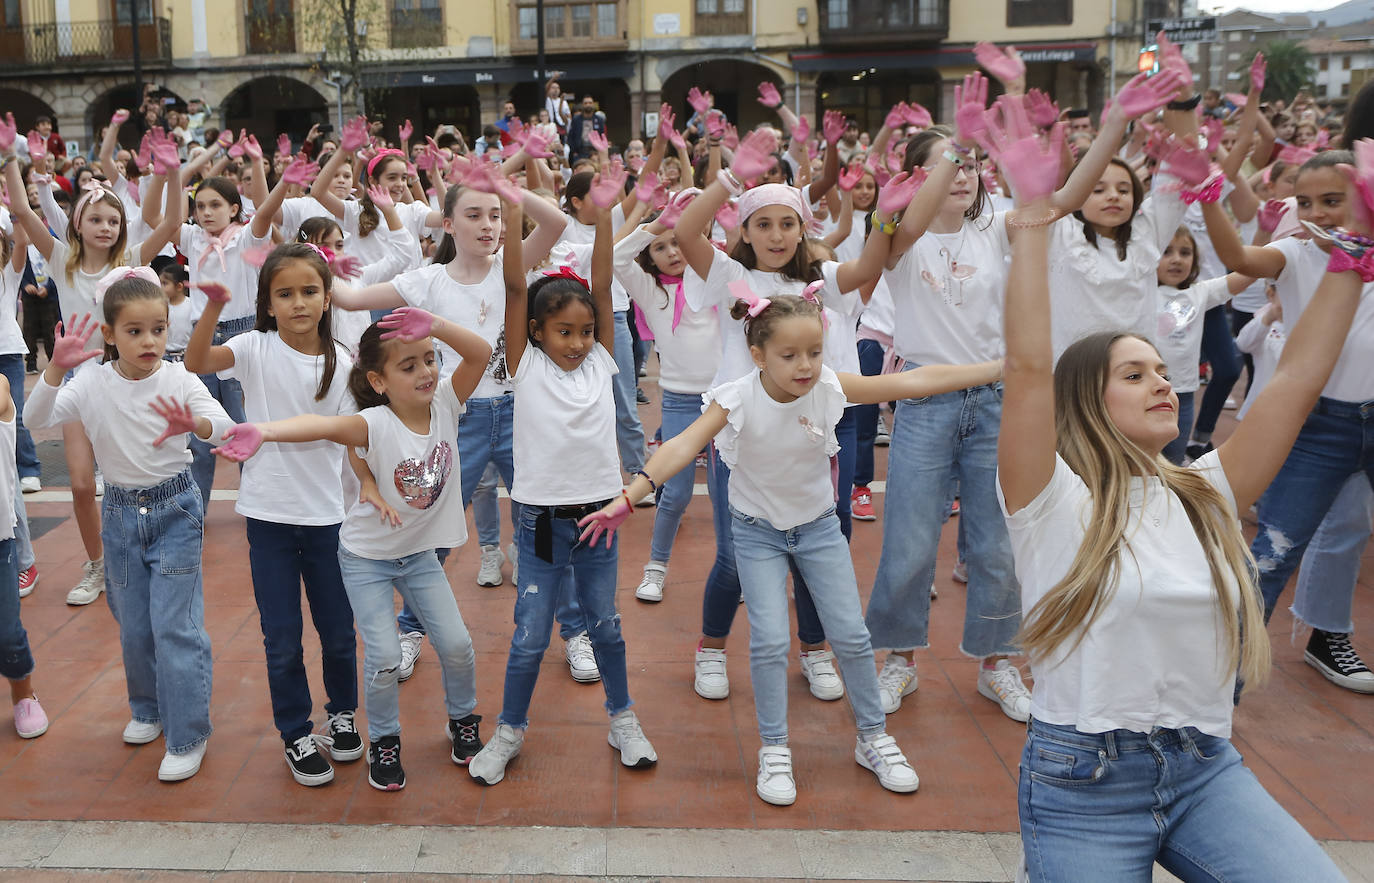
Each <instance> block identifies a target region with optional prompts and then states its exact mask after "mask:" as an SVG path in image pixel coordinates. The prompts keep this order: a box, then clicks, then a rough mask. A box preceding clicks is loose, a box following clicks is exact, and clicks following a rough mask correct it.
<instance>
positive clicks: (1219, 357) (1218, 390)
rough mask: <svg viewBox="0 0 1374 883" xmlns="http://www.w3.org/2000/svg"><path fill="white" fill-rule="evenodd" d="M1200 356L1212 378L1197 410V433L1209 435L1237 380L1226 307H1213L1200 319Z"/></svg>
mask: <svg viewBox="0 0 1374 883" xmlns="http://www.w3.org/2000/svg"><path fill="white" fill-rule="evenodd" d="M1202 357H1203V358H1204V359H1206V360H1207V364H1209V365H1211V366H1212V379H1211V381H1210V382H1209V383H1208V384H1207V391H1206V392H1204V393H1203V394H1202V404H1201V405H1199V406H1198V409H1197V431H1198V432H1211V431H1213V430H1214V429H1216V428H1217V418H1218V417H1220V416H1221V409H1222V407H1224V406H1225V404H1226V397H1227V396H1229V395H1230V394H1231V388H1232V387H1234V386H1235V385H1236V381H1237V380H1239V379H1240V351H1239V350H1237V349H1236V340H1235V338H1234V337H1232V336H1231V320H1230V319H1228V318H1227V317H1226V307H1225V306H1220V307H1212V308H1211V309H1210V310H1208V311H1207V312H1206V314H1205V315H1204V316H1203V318H1202Z"/></svg>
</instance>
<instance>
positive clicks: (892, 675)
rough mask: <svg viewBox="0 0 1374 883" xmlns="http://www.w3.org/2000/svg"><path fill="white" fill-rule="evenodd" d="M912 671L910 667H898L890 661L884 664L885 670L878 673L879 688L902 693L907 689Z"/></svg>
mask: <svg viewBox="0 0 1374 883" xmlns="http://www.w3.org/2000/svg"><path fill="white" fill-rule="evenodd" d="M910 671H911V666H910V665H898V664H896V663H893V662H890V661H889V662H886V663H883V670H882V671H880V672H878V687H879V688H881V689H884V690H890V691H892V692H895V693H900V692H901V691H902V689H903V688H904V687H906V683H907V680H908V678H909V675H908V672H910Z"/></svg>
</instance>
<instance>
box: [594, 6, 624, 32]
mask: <svg viewBox="0 0 1374 883" xmlns="http://www.w3.org/2000/svg"><path fill="white" fill-rule="evenodd" d="M596 35H597V36H598V37H611V38H614V37H617V36H619V35H620V26H619V24H618V23H617V21H616V15H615V4H614V3H598V4H596Z"/></svg>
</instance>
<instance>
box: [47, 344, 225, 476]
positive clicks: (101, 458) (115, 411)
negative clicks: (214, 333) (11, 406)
mask: <svg viewBox="0 0 1374 883" xmlns="http://www.w3.org/2000/svg"><path fill="white" fill-rule="evenodd" d="M157 364H158V369H157V370H156V371H154V372H153V373H152V374H150V375H149V376H147V377H145V378H143V379H142V380H126V379H125V378H124V377H122V376H121V375H120V374H119V372H118V371H116V370H115V363H114V362H106V363H105V364H103V365H100V366H98V367H97V368H96V369H95V370H91V371H79V372H77V375H76V377H74V378H73V379H72V380H70V381H68V382H67V383H65V384H63V385H62V387H61V388H60V389H59V388H58V387H55V386H49V385H48V382H47V380H45V379H44V378H42V377H39V378H38V382H37V383H35V384H34V386H33V391H32V392H30V393H29V397H28V399H27V400H26V401H25V402H24V423H25V424H27V425H28V426H31V427H33V428H34V429H45V428H47V427H49V426H57V425H59V424H62V423H80V424H81V425H82V426H83V427H84V428H85V430H86V435H87V436H89V437H90V439H91V446H92V447H93V448H95V458H96V460H97V461H98V462H99V463H100V469H101V471H102V472H104V473H105V480H106V481H107V482H109V483H110V484H112V485H115V486H116V487H122V488H146V487H154V486H156V485H159V484H161V483H162V482H164V481H166V480H167V479H169V478H173V477H174V476H176V475H179V474H180V473H181V472H182V471H183V470H185V469H186V467H187V466H189V465H190V463H191V448H190V445H189V443H188V441H187V439H188V436H185V435H174V436H171V437H169V438H168V439H167V440H166V441H164V442H163V443H162V444H161V445H160V446H158V447H156V448H155V447H153V442H154V441H155V440H156V439H157V437H158V436H160V435H162V432H163V430H165V429H166V428H167V421H165V420H163V419H162V418H161V417H159V416H158V415H157V414H156V413H155V412H154V411H153V403H154V402H156V401H157V399H158V397H159V396H161V397H162V398H164V399H170V400H171V401H174V402H181V403H184V404H187V405H189V406H190V408H191V413H192V414H194V415H195V416H197V417H205V418H207V419H208V420H209V421H210V425H211V434H210V439H209V441H210V443H211V444H219V443H220V442H221V441H222V440H223V438H224V432H225V430H227V429H228V428H229V427H231V426H233V425H234V421H232V420H230V419H229V415H228V414H226V413H224V407H223V406H222V405H220V403H219V402H217V401H215V400H214V399H213V398H212V397H211V396H210V391H209V390H207V389H206V388H205V384H204V383H202V382H201V381H200V378H199V377H197V376H196V375H194V374H192V373H190V372H189V371H187V370H186V366H185V365H183V364H182V363H180V362H162V361H159V362H158V363H157Z"/></svg>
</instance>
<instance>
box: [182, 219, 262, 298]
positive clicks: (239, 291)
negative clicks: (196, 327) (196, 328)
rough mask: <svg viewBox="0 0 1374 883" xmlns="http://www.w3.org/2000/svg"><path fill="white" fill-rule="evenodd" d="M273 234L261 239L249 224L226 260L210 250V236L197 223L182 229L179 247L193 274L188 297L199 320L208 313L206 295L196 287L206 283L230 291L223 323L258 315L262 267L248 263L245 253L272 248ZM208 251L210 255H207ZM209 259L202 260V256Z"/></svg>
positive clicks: (228, 249) (229, 248) (232, 244)
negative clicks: (221, 286)
mask: <svg viewBox="0 0 1374 883" xmlns="http://www.w3.org/2000/svg"><path fill="white" fill-rule="evenodd" d="M271 245H272V234H271V233H270V232H269V233H268V234H267V235H266V236H264V237H262V238H261V239H259V238H257V237H255V236H254V235H253V229H252V227H251V226H249V225H248V224H244V225H243V226H242V227H240V228H239V231H238V233H237V234H235V235H234V238H233V239H232V240H231V241H230V242H227V243H225V245H224V260H223V262H221V261H220V255H219V254H218V253H217V252H215V251H213V250H211V248H210V235H209V234H208V233H206V232H205V230H203V229H202V228H200V227H198V226H196V225H194V224H185V225H183V226H182V228H181V239H180V241H179V243H178V245H177V248H178V249H180V251H181V253H182V254H184V255H186V271H187V272H188V273H190V275H191V287H190V289H189V290H188V292H187V294H188V295H189V297H190V299H191V305H192V306H191V308H192V310H193V311H194V313H195V316H196V318H197V319H199V318H200V315H201V313H204V312H205V304H206V298H205V293H204V292H203V291H201V290H200V289H199V288H196V286H197V285H199V284H200V283H202V282H222V283H223V284H224V285H225V287H227V288H228V289H229V296H230V297H229V303H227V304H225V305H224V309H223V310H222V311H221V312H220V314H219V319H218V320H217V321H219V322H229V321H231V320H233V319H242V318H244V317H246V316H256V315H257V314H258V269H259V268H258V266H257V265H255V264H254V263H252V262H250V261H249V260H247V259H246V258H245V256H244V252H246V251H248V250H250V249H257V248H263V247H269V248H270V247H271ZM207 252H208V254H207ZM202 256H204V257H205V259H204V260H203V261H202V260H201V257H202Z"/></svg>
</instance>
